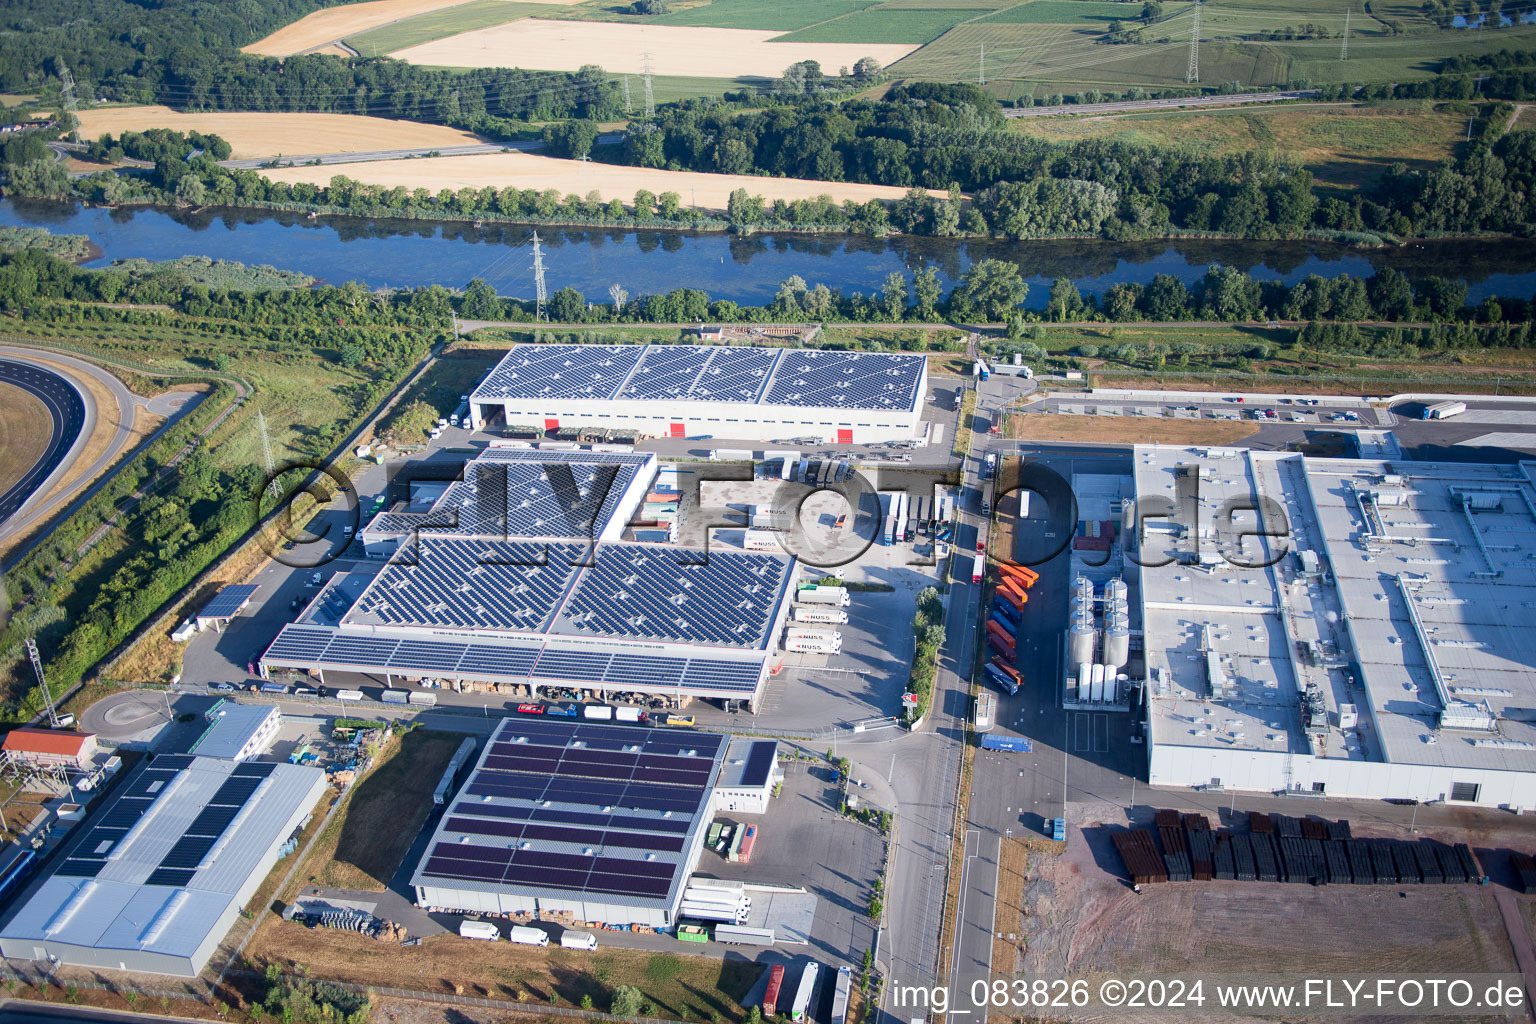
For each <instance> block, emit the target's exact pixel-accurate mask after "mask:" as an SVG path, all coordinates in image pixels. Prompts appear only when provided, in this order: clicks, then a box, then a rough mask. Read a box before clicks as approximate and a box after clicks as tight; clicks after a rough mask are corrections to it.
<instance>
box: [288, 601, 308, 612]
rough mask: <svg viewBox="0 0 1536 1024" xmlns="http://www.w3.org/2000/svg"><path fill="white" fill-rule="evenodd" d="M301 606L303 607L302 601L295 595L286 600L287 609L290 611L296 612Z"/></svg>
mask: <svg viewBox="0 0 1536 1024" xmlns="http://www.w3.org/2000/svg"><path fill="white" fill-rule="evenodd" d="M302 607H304V602H303V601H302V600H300V599H299V598H297V597H296V598H294V599H293V600H292V601H289V602H288V610H289V611H291V612H296V611H298V610H299V609H300V608H302Z"/></svg>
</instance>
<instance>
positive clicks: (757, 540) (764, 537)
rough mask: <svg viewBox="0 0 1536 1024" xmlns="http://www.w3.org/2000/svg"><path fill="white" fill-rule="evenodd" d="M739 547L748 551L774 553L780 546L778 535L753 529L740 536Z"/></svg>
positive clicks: (769, 531)
mask: <svg viewBox="0 0 1536 1024" xmlns="http://www.w3.org/2000/svg"><path fill="white" fill-rule="evenodd" d="M753 518H754V519H756V518H757V517H756V516H754V517H753ZM741 546H742V547H744V548H746V549H747V550H748V551H776V550H778V548H779V546H780V545H779V535H778V534H777V533H775V532H774V531H772V530H760V529H757V528H753V529H750V530H748V531H747V532H746V533H745V534H744V535H743V536H742V539H741Z"/></svg>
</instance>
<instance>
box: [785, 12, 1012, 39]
mask: <svg viewBox="0 0 1536 1024" xmlns="http://www.w3.org/2000/svg"><path fill="white" fill-rule="evenodd" d="M981 13H983V12H981V11H974V10H963V9H954V8H951V9H949V10H940V11H922V10H894V11H893V10H881V9H879V8H874V9H871V10H864V11H858V12H856V13H854V14H845V15H843V16H842V17H840V18H834V19H832V20H831V21H824V22H822V23H821V24H819V25H812V26H811V27H810V28H804V29H801V30H800V31H798V32H792V33H790V34H789V35H786V36H780V37H779V39H781V40H783V41H785V42H796V43H926V42H929V41H931V40H934V39H937V38H938V37H939V36H941V35H943V34H944V33H945V32H946V31H948V30H949V29H950V28H951V27H952V26H953V25H955V23H956V22H960V21H964V20H965V19H966V18H970V17H975V16H976V15H978V14H981Z"/></svg>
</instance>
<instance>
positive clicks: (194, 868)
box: [0, 755, 325, 977]
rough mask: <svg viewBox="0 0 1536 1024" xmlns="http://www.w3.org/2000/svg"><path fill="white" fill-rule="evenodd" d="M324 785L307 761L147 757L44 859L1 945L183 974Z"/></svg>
mask: <svg viewBox="0 0 1536 1024" xmlns="http://www.w3.org/2000/svg"><path fill="white" fill-rule="evenodd" d="M324 791H325V773H324V772H323V771H321V770H320V769H318V768H309V767H301V766H299V765H290V764H271V763H245V764H240V763H236V762H234V761H229V760H225V759H222V758H208V757H191V756H187V755H161V756H159V757H156V758H155V759H154V760H153V761H151V762H150V763H148V764H147V765H145V766H144V767H143V768H142V769H141V770H139V771H138V772H137V773H136V774H135V775H134V776H133V777H132V778H130V779H128V780H127V781H125V782H124V783H123V785H122V787H121V788H120V789H119V791H118V792H117V793H116V794H115V795H114V796H112V797H111V798H110V799H109V800H108V802H107V803H106V805H105V806H104V807H102V808H100V809H99V810H98V811H97V812H96V814H95V815H94V816H93V817H92V818H91V819H90V821H89V822H88V823H87V825H86V826H85V827H84V828H82V829H81V830H80V834H79V835H77V836H75V837H73V839H72V841H71V845H70V846H69V847H68V849H67V850H66V851H64V852H63V853H62V854H61V855H56V856H55V857H54V859H53V861H52V862H51V865H50V867H49V869H48V870H47V872H46V874H45V875H44V877H43V879H42V881H41V882H40V883H38V884H36V887H35V888H34V889H33V890H32V892H31V894H30V895H28V896H26V897H25V899H24V900H23V902H21V904H20V906H19V907H17V908H16V909H15V910H14V912H13V913H12V915H11V918H10V920H9V921H8V922H7V923H6V925H5V926H4V927H3V928H0V952H3V953H4V955H5V956H7V957H11V958H14V959H17V960H42V961H54V960H56V961H58V962H61V963H65V964H73V965H77V966H81V967H94V968H105V969H109V970H121V971H139V972H147V973H151V974H172V975H177V976H180V977H193V976H195V975H196V974H197V973H198V972H199V971H200V970H202V968H203V965H204V964H206V963H207V962H208V958H209V957H210V956H212V955H213V951H214V950H215V949H216V948H217V947H218V945H219V943H220V942H221V941H222V940H223V939H224V936H225V935H226V933H228V931H229V929H230V927H231V926H232V925H233V924H234V923H235V921H236V920H237V919H238V918H239V916H240V910H241V908H242V907H244V906H245V904H246V902H247V901H248V900H250V898H251V896H252V894H254V893H255V891H256V889H257V887H258V886H260V884H261V882H262V880H263V879H264V878H265V877H266V875H267V873H268V872H269V871H271V870H272V867H273V866H274V865H275V864H276V863H277V861H278V858H279V856H280V853H281V851H282V850H283V847H284V845H285V844H286V843H287V841H288V840H289V838H290V836H292V835H293V833H294V832H295V830H297V829H298V828H300V827H301V826H302V825H303V823H304V822H305V821H307V820H308V818H309V814H310V812H311V810H312V809H313V808H314V806H315V803H316V802H317V801H318V800H319V799H320V797H321V795H322V794H323V793H324Z"/></svg>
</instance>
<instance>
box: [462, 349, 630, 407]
mask: <svg viewBox="0 0 1536 1024" xmlns="http://www.w3.org/2000/svg"><path fill="white" fill-rule="evenodd" d="M644 352H645V348H644V347H643V346H640V345H517V346H515V347H514V348H513V349H512V350H511V351H510V352H508V353H507V354H506V355H505V356H504V357H503V358H502V360H501V362H500V363H498V364H497V365H496V368H495V369H494V370H492V371H491V372H490V374H489V375H488V376H487V377H486V378H485V380H483V381H481V382H480V386H479V387H477V388H476V389H475V393H474V397H475V398H476V399H485V398H493V399H494V398H599V399H600V398H612V397H613V393H614V392H615V391H617V390H618V389H619V385H621V384H622V383H623V382H624V379H625V378H626V377H628V376H629V372H630V371H631V370H632V369H634V366H635V364H636V363H637V362H639V361H640V357H641V355H643V354H644Z"/></svg>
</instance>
